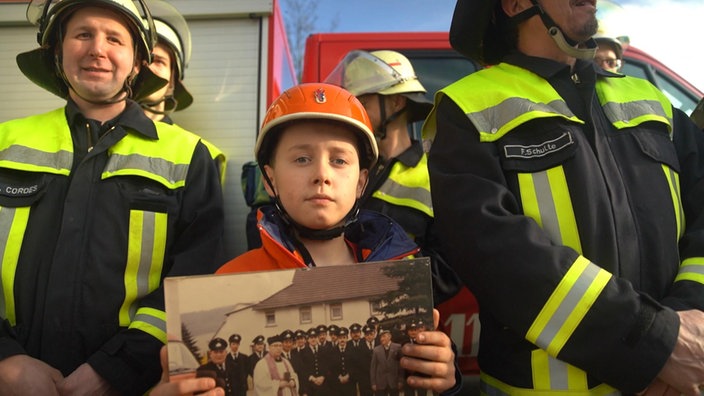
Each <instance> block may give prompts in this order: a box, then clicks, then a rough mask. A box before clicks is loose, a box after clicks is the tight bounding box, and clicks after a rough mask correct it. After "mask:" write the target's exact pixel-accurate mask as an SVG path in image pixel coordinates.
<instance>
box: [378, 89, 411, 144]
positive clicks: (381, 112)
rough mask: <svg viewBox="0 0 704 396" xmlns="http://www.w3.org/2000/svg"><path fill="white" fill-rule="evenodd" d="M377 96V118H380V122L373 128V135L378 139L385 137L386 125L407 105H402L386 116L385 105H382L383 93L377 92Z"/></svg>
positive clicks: (403, 110) (406, 107)
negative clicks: (399, 108)
mask: <svg viewBox="0 0 704 396" xmlns="http://www.w3.org/2000/svg"><path fill="white" fill-rule="evenodd" d="M377 97H378V98H379V118H381V123H380V125H379V126H378V127H375V128H374V136H376V137H377V138H379V140H384V139H386V126H387V125H389V124H391V123H392V122H393V121H394V120H395V119H397V118H398V117H399V116H400V115H401V114H403V112H405V111H406V110H407V109H408V106H403V108H402V109H401V110H399V111H397V112H395V113H393V114H391V115H390V116H389V117H388V118H387V117H386V106H385V105H384V104H385V103H384V95H380V94H377Z"/></svg>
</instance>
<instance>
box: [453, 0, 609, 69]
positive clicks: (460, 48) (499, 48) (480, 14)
mask: <svg viewBox="0 0 704 396" xmlns="http://www.w3.org/2000/svg"><path fill="white" fill-rule="evenodd" d="M531 3H532V6H531V7H529V8H527V9H525V10H523V11H522V12H520V13H519V14H517V15H514V16H513V17H508V16H507V15H506V14H505V13H504V12H503V10H502V8H501V2H500V1H499V0H485V1H477V0H457V3H456V4H455V10H454V13H453V15H452V23H451V25H450V44H451V45H452V48H454V49H455V50H456V51H457V52H459V53H461V54H463V55H465V56H466V57H468V58H470V59H473V60H475V61H477V62H479V63H481V64H484V65H491V64H496V63H498V62H500V61H501V59H502V58H503V57H504V55H506V54H507V53H508V52H509V51H510V50H511V49H513V47H514V46H515V43H513V42H511V41H510V40H511V39H510V37H509V36H510V35H507V31H506V29H507V28H508V29H511V28H512V27H513V26H515V25H516V24H517V23H520V22H521V21H524V20H526V19H528V18H530V17H533V16H534V15H538V16H540V19H541V20H542V22H543V25H545V28H546V29H547V30H548V34H549V35H550V37H552V39H553V40H554V41H555V43H556V44H557V46H558V47H559V48H560V49H561V50H562V51H563V52H565V53H566V54H568V55H570V56H572V57H575V58H580V59H592V58H594V54H595V53H596V42H594V40H588V41H587V42H586V43H585V44H586V45H583V46H579V47H577V46H576V45H577V43H576V42H573V41H572V40H571V39H569V38H567V37H565V35H564V34H563V32H562V30H561V29H560V27H559V26H557V24H556V23H555V22H554V21H553V20H552V18H551V17H550V16H549V15H548V14H547V13H546V12H545V11H544V10H543V8H542V7H541V6H540V5H539V4H538V0H531Z"/></svg>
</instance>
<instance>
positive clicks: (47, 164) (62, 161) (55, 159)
mask: <svg viewBox="0 0 704 396" xmlns="http://www.w3.org/2000/svg"><path fill="white" fill-rule="evenodd" d="M0 161H11V162H15V163H18V164H26V165H30V166H32V167H40V168H48V169H54V170H56V171H60V172H63V173H66V172H69V171H70V170H71V165H72V162H73V153H71V152H70V151H59V152H56V153H47V152H46V151H41V150H37V149H33V148H31V147H27V146H21V145H17V144H14V145H12V146H10V147H8V148H6V149H4V150H2V151H0Z"/></svg>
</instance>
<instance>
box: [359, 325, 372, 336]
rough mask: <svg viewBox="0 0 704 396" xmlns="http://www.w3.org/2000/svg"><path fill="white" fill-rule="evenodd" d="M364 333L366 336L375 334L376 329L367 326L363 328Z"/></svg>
mask: <svg viewBox="0 0 704 396" xmlns="http://www.w3.org/2000/svg"><path fill="white" fill-rule="evenodd" d="M362 331H363V332H364V334H369V333H373V332H374V327H372V326H369V325H365V326H364V327H363V328H362Z"/></svg>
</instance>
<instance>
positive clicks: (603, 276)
mask: <svg viewBox="0 0 704 396" xmlns="http://www.w3.org/2000/svg"><path fill="white" fill-rule="evenodd" d="M610 279H611V274H610V273H608V272H607V271H605V270H604V269H602V268H599V267H598V266H597V265H595V264H593V263H591V262H590V261H589V260H587V259H586V258H585V257H583V256H579V257H578V258H577V260H576V261H575V262H574V263H573V264H572V266H571V267H570V269H569V270H568V271H567V273H566V274H565V276H564V277H563V278H562V280H561V281H560V283H559V284H558V285H557V287H556V288H555V290H554V291H553V293H552V295H551V296H550V298H548V301H547V302H546V303H545V305H544V306H543V308H542V309H541V311H540V313H539V314H538V316H537V317H536V318H535V321H534V322H533V324H532V325H531V327H530V328H529V329H528V332H527V333H526V339H527V340H528V341H530V342H532V343H534V344H535V345H537V346H538V347H540V348H541V349H544V350H546V351H547V352H548V353H549V354H550V355H551V356H557V355H558V354H559V353H560V351H561V350H562V347H563V346H564V345H565V343H567V341H568V340H569V338H570V337H571V336H572V333H573V332H574V330H575V329H576V328H577V326H578V325H579V323H580V322H581V321H582V319H583V318H584V316H585V315H586V314H587V312H588V311H589V309H590V308H591V306H592V305H593V304H594V301H596V299H597V297H599V294H601V291H602V290H603V289H604V287H605V286H606V284H607V283H608V281H609V280H610Z"/></svg>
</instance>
